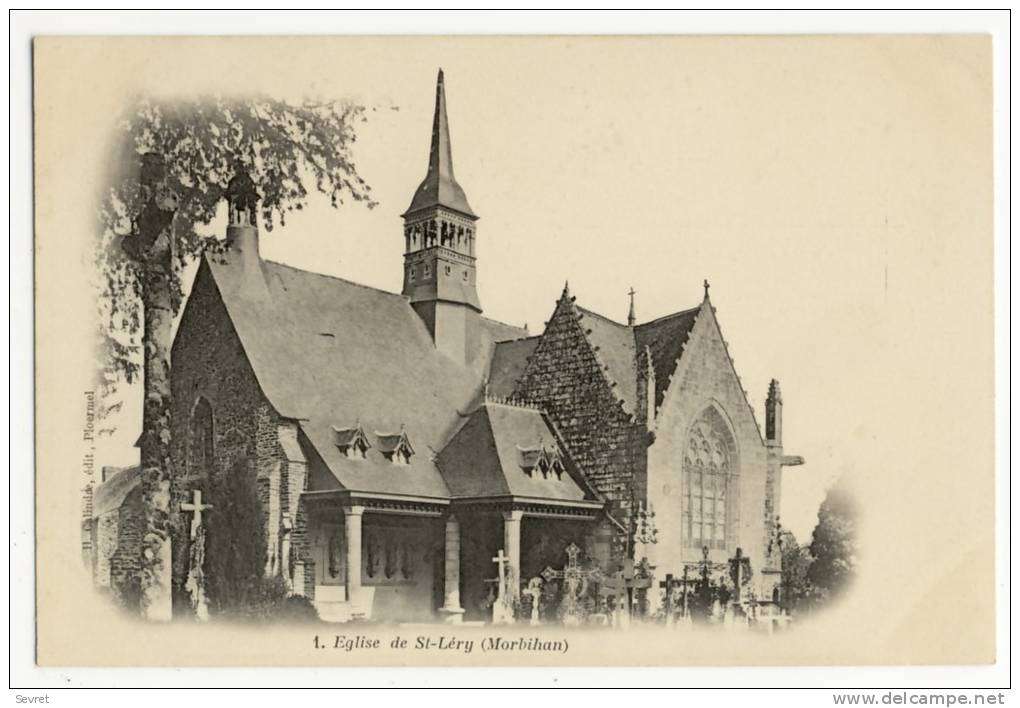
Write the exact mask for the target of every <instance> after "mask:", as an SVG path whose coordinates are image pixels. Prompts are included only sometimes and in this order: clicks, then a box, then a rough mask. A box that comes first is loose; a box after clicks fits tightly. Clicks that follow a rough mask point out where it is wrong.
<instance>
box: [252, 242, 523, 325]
mask: <svg viewBox="0 0 1020 708" xmlns="http://www.w3.org/2000/svg"><path fill="white" fill-rule="evenodd" d="M262 260H263V262H264V263H268V264H269V265H273V266H279V267H280V268H286V269H288V270H293V271H296V272H298V273H302V274H304V275H315V276H318V277H320V278H329V279H330V280H337V281H339V282H341V283H346V284H347V285H353V286H355V287H358V288H364V289H365V290H371V291H373V292H377V293H381V294H383V295H392V296H393V297H396V298H401V299H404V300H406V299H407V297H406V296H405V295H402V294H400V293H395V292H392V291H390V290H383V289H382V288H377V287H375V286H374V285H365V284H364V283H359V282H357V281H354V280H350V279H349V278H342V277H340V276H339V275H331V274H329V273H320V272H319V271H317V270H305V269H304V268H298V267H297V266H294V265H290V264H289V263H281V262H280V261H272V260H269V259H268V258H263V259H262ZM511 326H512V325H511Z"/></svg>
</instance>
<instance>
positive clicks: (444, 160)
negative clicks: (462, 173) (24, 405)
mask: <svg viewBox="0 0 1020 708" xmlns="http://www.w3.org/2000/svg"><path fill="white" fill-rule="evenodd" d="M436 206H442V207H446V208H447V209H452V210H454V211H457V212H460V213H461V214H463V215H464V216H467V217H470V218H472V219H477V218H478V216H477V215H476V214H475V213H474V211H472V210H471V206H470V205H469V204H468V201H467V195H465V194H464V190H463V189H462V188H461V186H460V185H459V184H457V178H456V177H454V176H453V149H452V148H451V146H450V122H449V120H448V119H447V117H446V88H445V86H444V84H443V70H442V69H440V70H439V77H438V78H437V79H436V109H435V114H434V115H433V117H432V144H431V146H430V148H429V169H428V172H427V173H426V174H425V179H423V180H422V182H421V184H420V185H418V189H417V190H415V192H414V197H413V198H412V199H411V206H409V207H408V208H407V211H406V212H405V213H404V216H407V215H409V214H412V213H414V212H416V211H419V210H421V209H427V208H429V207H436Z"/></svg>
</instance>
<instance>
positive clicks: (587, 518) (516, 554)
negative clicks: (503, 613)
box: [303, 492, 610, 622]
mask: <svg viewBox="0 0 1020 708" xmlns="http://www.w3.org/2000/svg"><path fill="white" fill-rule="evenodd" d="M303 501H304V502H305V504H306V509H307V515H308V529H307V539H308V548H307V555H306V558H307V561H306V563H305V570H304V572H305V573H308V574H310V575H311V574H313V575H314V583H307V584H306V587H307V588H308V589H309V590H310V591H311V592H310V595H311V597H310V599H311V600H312V601H313V603H314V604H315V607H316V609H317V610H318V612H319V616H320V618H321V619H322V620H324V621H328V622H347V621H373V622H432V621H446V622H460V621H463V620H468V621H489V620H490V619H491V606H492V599H493V597H494V592H495V578H496V576H497V572H498V570H497V567H496V564H495V563H494V562H493V558H494V557H495V556H496V555H497V554H498V553H499V552H500V551H502V552H503V555H504V556H505V557H506V559H507V560H506V566H507V570H506V572H507V573H508V575H509V577H511V578H512V579H513V581H512V582H511V583H509V584H508V590H509V592H511V593H512V594H513V596H514V597H515V598H517V597H519V594H520V591H521V585H522V583H526V582H527V581H528V580H529V579H530V578H531V577H534V576H536V575H538V574H539V573H540V572H541V571H542V570H543V569H544V568H545V567H547V566H554V567H559V566H560V565H562V562H563V557H564V556H563V553H564V549H565V548H566V546H568V545H569V544H571V543H576V544H577V545H578V546H580V547H581V548H584V549H585V550H586V553H587V554H588V555H589V556H591V557H593V558H594V557H605V558H608V555H609V545H610V544H609V538H608V537H607V536H606V535H605V534H602V535H600V534H598V533H596V527H597V526H598V521H599V520H600V519H601V518H602V514H601V510H602V505H601V503H600V502H592V501H583V502H567V503H564V502H560V501H550V500H528V499H519V498H512V497H507V498H498V499H493V498H488V499H475V500H453V501H450V500H443V499H412V498H407V497H401V498H397V497H395V496H394V495H390V496H387V497H381V496H379V495H375V496H371V497H368V496H354V495H351V494H349V493H346V492H330V493H317V492H312V493H306V494H305V495H303Z"/></svg>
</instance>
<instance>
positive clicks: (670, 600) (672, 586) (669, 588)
mask: <svg viewBox="0 0 1020 708" xmlns="http://www.w3.org/2000/svg"><path fill="white" fill-rule="evenodd" d="M686 585H687V568H686V567H685V568H684V578H683V580H681V579H680V578H675V577H673V574H672V573H667V574H666V578H665V580H662V581H661V582H660V583H659V587H660V588H662V589H663V590H665V594H666V623H667V624H672V622H673V613H674V612H675V611H676V605H677V590H680V591H682V592H684V591H685V590H686ZM686 600H687V598H686V592H684V603H683V605H684V607H683V614H684V615H685V616H686V614H687V602H686Z"/></svg>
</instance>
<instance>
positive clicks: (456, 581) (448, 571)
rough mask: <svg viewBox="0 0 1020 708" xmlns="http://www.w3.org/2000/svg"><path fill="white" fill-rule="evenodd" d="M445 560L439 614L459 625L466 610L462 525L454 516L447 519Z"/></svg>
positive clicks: (451, 515)
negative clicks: (462, 593) (462, 597)
mask: <svg viewBox="0 0 1020 708" xmlns="http://www.w3.org/2000/svg"><path fill="white" fill-rule="evenodd" d="M443 558H444V564H443V567H444V577H443V606H442V607H441V608H440V609H439V612H440V614H441V615H442V616H443V619H445V620H446V621H447V622H452V623H458V622H460V621H461V618H462V617H463V615H464V608H463V607H461V606H460V523H459V522H458V521H457V517H456V516H454V515H453V514H450V516H449V517H447V519H446V543H445V546H444V556H443Z"/></svg>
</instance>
